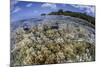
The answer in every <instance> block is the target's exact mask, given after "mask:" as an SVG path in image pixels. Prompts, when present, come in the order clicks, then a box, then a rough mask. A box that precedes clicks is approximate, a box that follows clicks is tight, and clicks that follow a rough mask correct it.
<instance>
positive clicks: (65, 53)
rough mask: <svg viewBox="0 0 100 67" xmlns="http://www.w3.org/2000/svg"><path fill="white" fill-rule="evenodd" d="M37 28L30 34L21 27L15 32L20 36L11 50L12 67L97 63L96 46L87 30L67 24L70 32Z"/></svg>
mask: <svg viewBox="0 0 100 67" xmlns="http://www.w3.org/2000/svg"><path fill="white" fill-rule="evenodd" d="M62 24H63V23H62ZM51 25H52V24H51ZM37 26H38V25H37ZM37 26H36V27H35V26H33V27H31V29H30V30H29V31H25V30H23V28H22V27H19V28H17V30H16V31H14V32H13V33H14V35H16V36H15V37H14V38H15V40H14V43H15V47H13V49H12V50H11V66H12V67H16V66H17V65H36V64H55V63H66V62H85V61H87V62H88V61H94V60H95V44H94V43H92V42H90V41H88V40H87V39H89V37H87V35H86V34H85V33H88V34H89V31H88V30H86V29H85V28H84V27H81V26H80V27H75V26H71V24H67V26H68V27H67V29H66V28H62V27H61V28H62V29H58V28H57V29H51V28H50V26H49V25H48V24H47V25H45V24H43V25H42V26H44V27H43V28H42V30H40V28H39V27H37ZM83 28H84V29H83ZM76 35H77V36H76ZM92 35H93V34H92ZM14 38H13V39H14ZM81 39H82V40H81ZM90 39H93V38H90ZM92 41H93V42H94V40H92Z"/></svg>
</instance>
